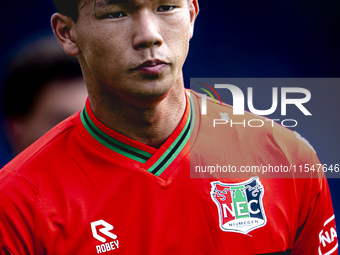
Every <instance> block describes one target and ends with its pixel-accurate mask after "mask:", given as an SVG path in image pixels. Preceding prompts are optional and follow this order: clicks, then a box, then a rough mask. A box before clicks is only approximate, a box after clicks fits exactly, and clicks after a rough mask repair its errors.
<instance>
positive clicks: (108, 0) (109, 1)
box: [97, 0, 133, 7]
mask: <svg viewBox="0 0 340 255" xmlns="http://www.w3.org/2000/svg"><path fill="white" fill-rule="evenodd" d="M132 2H133V0H100V1H97V7H101V6H105V5H115V4H131V3H132Z"/></svg>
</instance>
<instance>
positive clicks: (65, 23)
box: [51, 13, 81, 56]
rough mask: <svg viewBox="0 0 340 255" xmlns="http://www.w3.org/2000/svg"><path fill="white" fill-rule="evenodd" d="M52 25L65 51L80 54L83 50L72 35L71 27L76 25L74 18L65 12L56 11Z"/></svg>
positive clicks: (72, 54)
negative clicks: (64, 13)
mask: <svg viewBox="0 0 340 255" xmlns="http://www.w3.org/2000/svg"><path fill="white" fill-rule="evenodd" d="M51 25H52V29H53V33H54V35H55V36H56V37H57V39H58V41H59V43H60V44H61V46H62V47H63V48H64V50H65V52H66V53H67V54H69V55H71V56H76V55H78V54H80V52H81V51H80V49H79V47H78V45H77V44H76V42H75V41H74V39H73V38H72V35H71V28H72V27H73V26H74V22H73V20H72V19H71V18H70V17H67V16H65V15H63V14H60V13H55V14H53V15H52V18H51Z"/></svg>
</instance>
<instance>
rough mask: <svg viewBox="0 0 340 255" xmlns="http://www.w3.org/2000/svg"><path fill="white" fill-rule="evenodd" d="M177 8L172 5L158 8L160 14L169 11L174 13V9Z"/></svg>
mask: <svg viewBox="0 0 340 255" xmlns="http://www.w3.org/2000/svg"><path fill="white" fill-rule="evenodd" d="M176 7H177V6H171V5H161V6H159V7H158V8H157V11H158V12H168V11H172V10H173V9H175V8H176Z"/></svg>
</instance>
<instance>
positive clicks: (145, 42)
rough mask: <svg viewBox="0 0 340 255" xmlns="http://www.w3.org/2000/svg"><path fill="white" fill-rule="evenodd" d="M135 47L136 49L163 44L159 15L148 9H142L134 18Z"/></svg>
mask: <svg viewBox="0 0 340 255" xmlns="http://www.w3.org/2000/svg"><path fill="white" fill-rule="evenodd" d="M134 27H135V31H134V37H133V42H132V43H133V48H134V49H135V50H139V49H144V48H149V47H153V46H161V45H162V44H163V38H162V36H161V34H160V31H159V29H160V28H159V24H158V21H157V17H155V16H154V14H153V13H150V12H148V11H140V12H139V13H138V14H137V15H136V19H135V20H134Z"/></svg>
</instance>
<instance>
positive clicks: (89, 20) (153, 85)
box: [71, 0, 196, 100]
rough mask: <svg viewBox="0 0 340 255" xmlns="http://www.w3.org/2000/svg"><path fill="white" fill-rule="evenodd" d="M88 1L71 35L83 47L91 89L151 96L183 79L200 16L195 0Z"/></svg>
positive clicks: (134, 96) (82, 60)
mask: <svg viewBox="0 0 340 255" xmlns="http://www.w3.org/2000/svg"><path fill="white" fill-rule="evenodd" d="M84 2H85V1H81V2H80V4H79V19H78V21H77V23H75V24H74V28H73V31H71V36H72V37H73V38H74V40H75V42H76V43H77V45H78V47H79V49H80V51H81V53H80V55H79V59H80V63H81V65H82V68H83V71H84V76H85V79H86V80H87V83H88V86H89V92H90V94H91V92H93V93H95V94H96V95H98V93H99V94H100V93H110V91H111V92H114V93H115V94H118V95H119V96H120V97H122V98H123V99H127V100H129V99H146V98H148V99H153V98H159V97H161V96H163V95H165V94H166V93H167V92H168V91H169V90H170V88H171V87H172V85H173V84H179V83H181V82H182V66H183V64H184V61H185V59H186V56H187V53H188V45H189V40H190V38H191V37H192V31H193V23H194V19H195V17H196V12H195V8H194V5H193V4H192V3H191V1H190V2H189V1H188V0H97V1H96V3H94V1H87V3H86V4H84ZM89 80H90V82H88V81H89ZM181 85H182V86H183V84H182V83H181Z"/></svg>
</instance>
